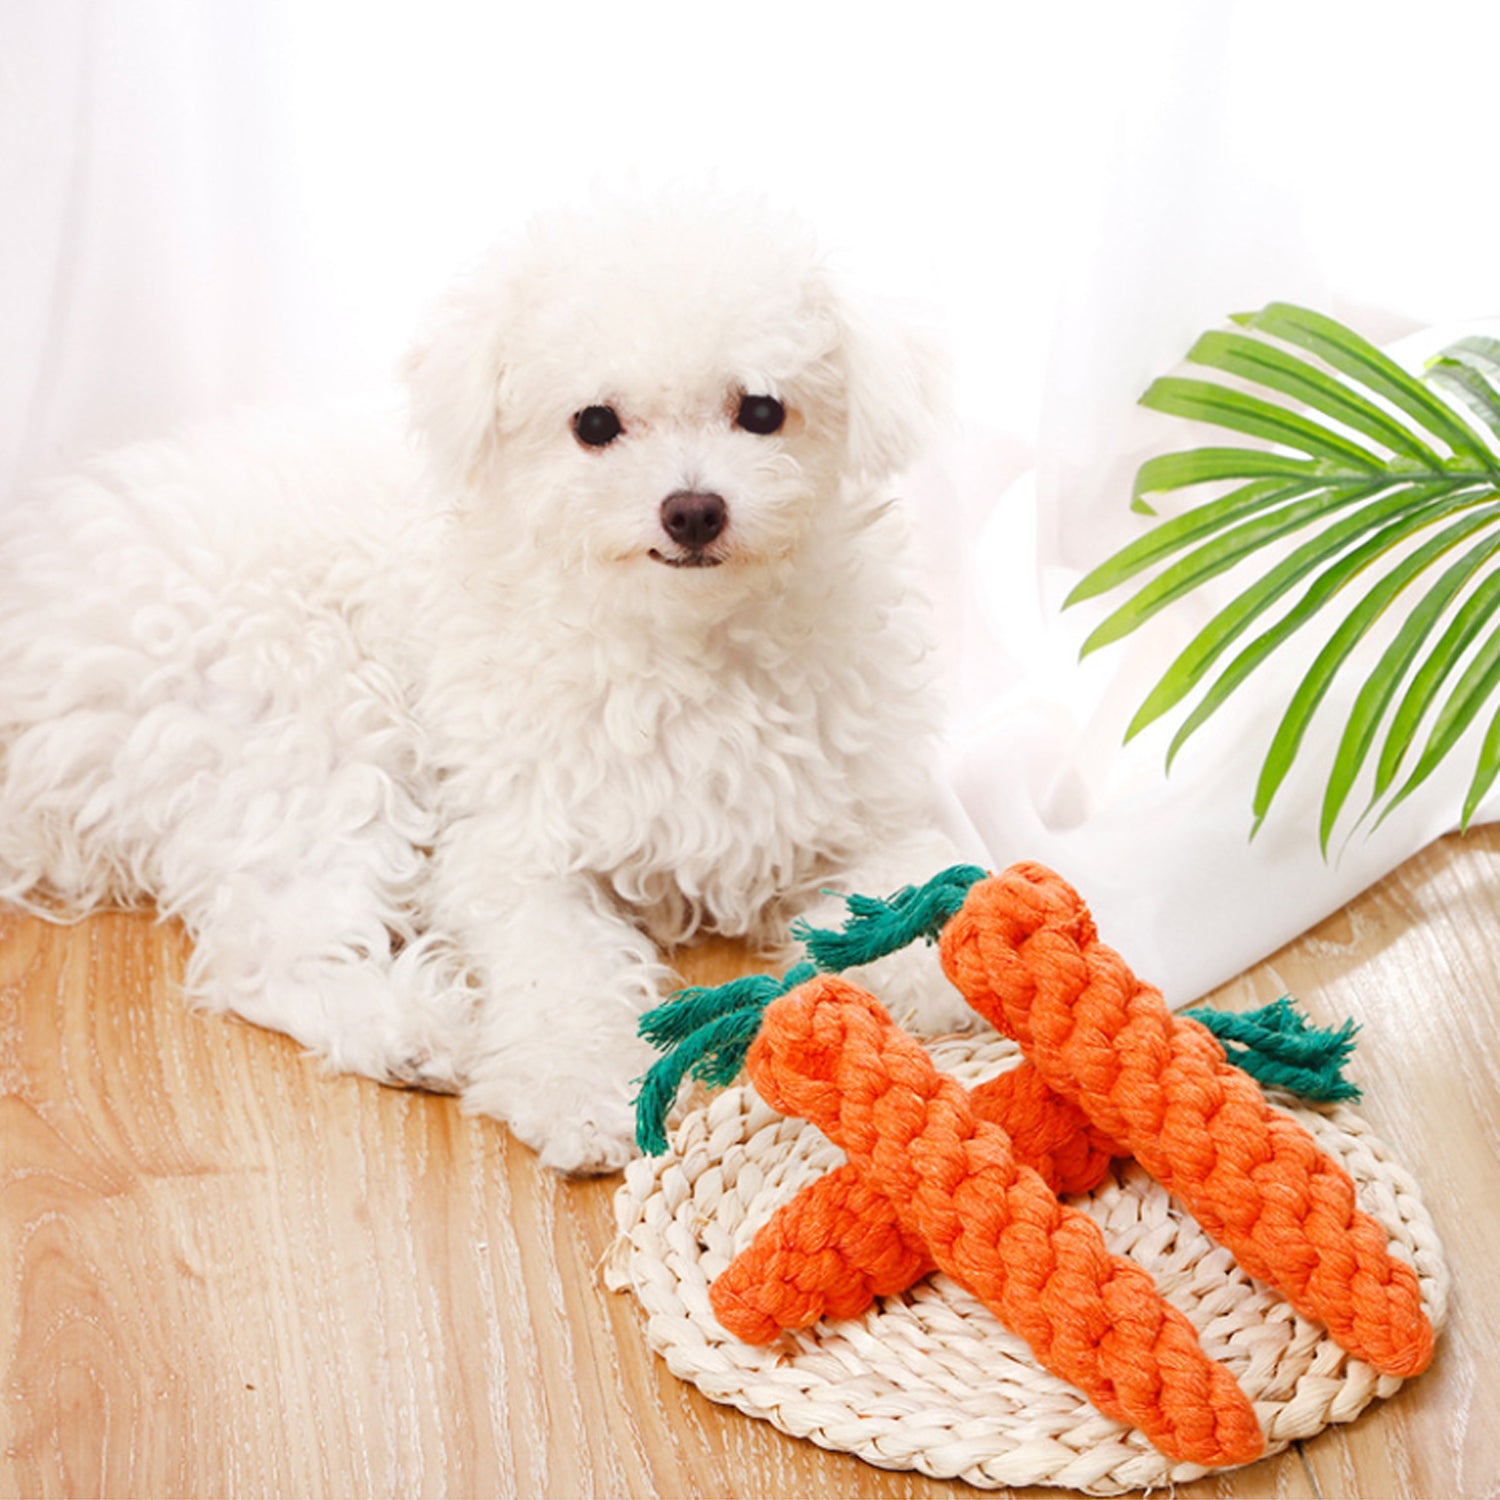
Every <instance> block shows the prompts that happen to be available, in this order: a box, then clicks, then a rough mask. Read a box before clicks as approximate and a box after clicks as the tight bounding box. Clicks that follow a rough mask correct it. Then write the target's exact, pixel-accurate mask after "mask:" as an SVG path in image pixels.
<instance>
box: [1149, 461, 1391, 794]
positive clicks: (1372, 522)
mask: <svg viewBox="0 0 1500 1500" xmlns="http://www.w3.org/2000/svg"><path fill="white" fill-rule="evenodd" d="M1381 488H1383V489H1385V490H1386V491H1387V492H1388V493H1387V494H1386V498H1385V500H1384V502H1383V503H1382V504H1381V505H1380V506H1379V508H1378V509H1377V508H1376V507H1373V506H1372V507H1371V508H1370V509H1369V510H1361V511H1359V512H1357V513H1356V514H1355V515H1352V516H1347V517H1345V518H1344V519H1343V520H1341V521H1331V522H1330V524H1329V525H1328V526H1327V527H1326V528H1325V529H1324V530H1323V531H1321V532H1319V533H1318V535H1317V536H1315V537H1312V538H1310V539H1309V540H1308V541H1306V542H1304V543H1302V545H1301V546H1299V547H1297V548H1296V549H1295V550H1294V551H1292V552H1291V553H1289V554H1288V555H1287V556H1286V557H1284V558H1283V559H1282V560H1281V561H1280V562H1279V563H1277V564H1275V565H1274V566H1273V567H1272V568H1271V569H1270V570H1269V571H1268V572H1267V573H1265V574H1264V575H1263V576H1262V577H1260V578H1258V579H1257V580H1256V581H1255V582H1254V583H1252V584H1251V585H1250V587H1249V588H1247V589H1246V590H1244V592H1243V593H1241V594H1239V595H1238V596H1236V597H1235V598H1234V599H1232V600H1231V601H1230V602H1229V603H1228V604H1226V605H1225V606H1224V607H1223V609H1221V610H1219V611H1218V613H1217V614H1215V615H1214V617H1213V618H1212V619H1211V620H1210V621H1209V622H1208V623H1207V624H1206V625H1205V626H1204V627H1203V629H1202V630H1200V631H1199V632H1198V634H1197V635H1195V636H1194V637H1193V639H1192V640H1191V641H1189V642H1188V644H1187V645H1186V646H1185V647H1184V648H1183V649H1182V651H1181V652H1180V653H1179V654H1178V655H1177V656H1176V657H1175V658H1174V659H1173V661H1172V663H1171V665H1170V666H1168V668H1167V670H1166V671H1165V672H1164V673H1163V674H1162V676H1161V678H1160V679H1159V680H1158V682H1157V683H1156V685H1155V686H1154V687H1153V688H1152V689H1151V692H1150V693H1149V694H1148V695H1147V697H1146V700H1145V702H1144V703H1142V704H1141V706H1140V708H1139V709H1138V710H1137V711H1136V714H1135V717H1134V718H1133V719H1132V720H1131V721H1130V726H1129V728H1127V729H1126V731H1125V738H1126V741H1127V742H1128V741H1130V740H1131V739H1133V738H1134V737H1135V736H1136V735H1137V734H1139V733H1140V731H1141V730H1143V729H1144V728H1145V727H1146V726H1147V725H1148V724H1151V723H1153V722H1154V721H1155V720H1157V719H1159V718H1160V717H1161V716H1162V714H1164V713H1166V712H1167V710H1168V709H1170V708H1172V707H1174V706H1175V705H1176V704H1177V703H1180V702H1181V701H1182V699H1183V698H1185V697H1186V696H1187V695H1188V693H1190V692H1191V691H1192V690H1193V688H1194V687H1196V686H1197V685H1198V684H1199V683H1200V682H1201V681H1202V680H1203V676H1204V674H1205V673H1206V672H1207V670H1208V668H1209V667H1211V666H1212V665H1213V663H1214V662H1215V661H1217V660H1218V659H1219V657H1221V656H1222V655H1223V654H1224V652H1225V651H1227V650H1228V649H1229V647H1230V646H1231V645H1233V644H1234V642H1235V641H1236V640H1237V639H1238V638H1239V637H1240V636H1241V635H1243V634H1244V633H1245V631H1246V630H1247V629H1248V628H1249V627H1250V626H1251V625H1252V624H1254V622H1255V621H1256V620H1257V619H1259V618H1260V617H1261V616H1262V615H1263V614H1265V612H1266V611H1267V610H1268V609H1270V608H1271V606H1272V605H1273V604H1275V603H1276V601H1277V600H1278V599H1280V598H1282V597H1283V595H1285V594H1287V593H1288V592H1289V591H1290V590H1291V589H1293V588H1295V587H1296V586H1297V584H1298V583H1300V582H1301V581H1302V580H1303V579H1304V578H1306V577H1308V576H1309V575H1310V574H1312V573H1314V572H1316V570H1317V569H1318V568H1319V567H1321V566H1323V565H1324V564H1326V563H1328V562H1330V561H1332V560H1333V559H1334V558H1335V557H1337V556H1338V554H1339V553H1340V552H1342V551H1343V550H1344V549H1346V548H1347V547H1350V546H1353V545H1354V544H1355V543H1357V542H1358V541H1359V539H1360V538H1361V537H1362V536H1364V535H1365V534H1366V533H1367V532H1370V531H1374V530H1378V528H1379V527H1380V526H1381V525H1382V524H1383V523H1384V522H1386V521H1388V520H1389V519H1390V518H1391V517H1392V516H1396V515H1400V514H1401V512H1402V511H1403V510H1404V509H1405V508H1406V506H1407V505H1408V504H1410V503H1412V502H1411V499H1410V496H1411V493H1412V492H1411V489H1410V487H1406V486H1397V487H1392V486H1383V487H1381ZM1371 489H1372V487H1370V486H1365V487H1364V488H1363V489H1361V490H1359V491H1353V492H1350V493H1348V494H1345V495H1341V496H1339V497H1337V499H1336V501H1335V502H1334V503H1333V504H1330V505H1325V506H1324V507H1323V508H1322V510H1321V511H1320V512H1319V514H1318V517H1317V519H1323V518H1328V517H1329V516H1330V515H1331V513H1332V512H1333V511H1335V510H1343V509H1347V508H1348V507H1349V506H1351V505H1354V504H1357V503H1358V502H1359V501H1360V500H1362V499H1364V498H1365V497H1366V496H1367V495H1368V494H1370V493H1371ZM1215 706H1216V705H1215ZM1210 711H1212V710H1210ZM1199 722H1201V720H1200V721H1199ZM1174 744H1175V742H1174ZM1175 754H1176V750H1175V749H1174V750H1173V752H1172V755H1175ZM1170 763H1171V756H1169V757H1168V764H1169V765H1170Z"/></svg>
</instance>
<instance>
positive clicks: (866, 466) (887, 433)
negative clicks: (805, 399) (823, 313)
mask: <svg viewBox="0 0 1500 1500" xmlns="http://www.w3.org/2000/svg"><path fill="white" fill-rule="evenodd" d="M834 319H835V322H836V323H837V325H838V328H839V337H838V345H837V349H836V351H835V357H836V358H837V359H838V360H839V362H840V363H841V365H842V367H843V380H844V399H845V410H846V412H847V422H848V446H849V462H850V465H851V467H853V468H854V469H856V470H858V471H859V472H861V473H863V474H865V475H866V476H867V477H869V478H871V479H874V480H877V481H878V480H883V479H888V478H890V476H891V475H893V474H896V473H899V472H900V471H901V470H902V469H904V468H906V466H907V465H908V464H910V463H911V462H912V460H913V459H915V458H916V457H917V455H918V453H919V452H920V451H921V449H922V448H923V447H925V446H926V445H927V444H928V443H929V442H931V441H932V439H933V438H934V437H936V436H937V434H938V432H939V431H940V430H941V428H942V426H943V425H944V423H945V422H946V421H947V420H948V417H949V411H950V404H949V403H950V394H949V393H950V388H951V383H952V377H951V370H950V367H949V363H948V358H947V355H946V354H945V352H944V351H943V349H942V346H941V345H940V344H939V343H938V341H937V339H936V338H935V337H934V336H932V335H931V334H929V333H928V332H926V331H925V330H923V329H920V328H918V327H916V326H915V325H908V324H906V323H904V322H901V321H898V320H897V319H895V318H893V317H888V316H885V315H884V314H883V313H881V314H877V313H876V312H874V311H872V310H869V309H867V308H864V307H861V306H859V305H857V304H851V303H848V302H846V301H844V300H843V299H839V300H838V301H837V303H836V304H835V310H834Z"/></svg>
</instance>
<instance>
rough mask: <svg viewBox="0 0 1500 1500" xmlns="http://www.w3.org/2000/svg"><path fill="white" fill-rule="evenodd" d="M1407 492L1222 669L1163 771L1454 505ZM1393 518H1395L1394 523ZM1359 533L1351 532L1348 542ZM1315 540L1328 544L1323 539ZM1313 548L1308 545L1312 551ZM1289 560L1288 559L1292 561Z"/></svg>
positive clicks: (1172, 748)
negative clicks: (1394, 553) (1370, 570)
mask: <svg viewBox="0 0 1500 1500" xmlns="http://www.w3.org/2000/svg"><path fill="white" fill-rule="evenodd" d="M1413 505H1414V501H1413V498H1412V496H1411V495H1410V493H1409V492H1407V491H1405V490H1403V491H1399V492H1398V493H1397V494H1396V495H1394V496H1391V497H1388V498H1387V499H1386V501H1385V503H1384V505H1383V506H1382V507H1381V509H1380V519H1382V520H1383V521H1384V522H1385V524H1384V525H1382V526H1381V527H1380V529H1378V530H1377V531H1376V532H1375V534H1374V535H1373V536H1369V537H1367V538H1366V539H1365V540H1364V541H1363V542H1361V543H1360V544H1359V545H1358V546H1355V547H1353V548H1352V550H1350V551H1348V552H1346V553H1345V554H1344V555H1343V556H1342V557H1340V558H1338V559H1337V561H1334V562H1331V563H1329V565H1328V566H1327V567H1325V568H1324V570H1323V572H1322V573H1320V574H1318V575H1317V576H1316V577H1315V578H1313V580H1312V582H1311V583H1310V584H1309V585H1308V588H1307V591H1306V592H1305V593H1304V594H1303V596H1302V598H1301V599H1300V600H1298V601H1297V603H1296V604H1295V605H1294V606H1293V607H1292V608H1291V609H1290V610H1289V611H1288V612H1287V613H1286V614H1285V615H1284V616H1282V618H1281V619H1280V620H1278V621H1277V622H1276V623H1275V624H1274V625H1272V626H1271V627H1270V628H1268V629H1267V630H1265V631H1264V632H1263V633H1262V634H1261V635H1259V636H1257V637H1256V638H1255V640H1253V641H1252V642H1251V643H1250V644H1249V645H1248V646H1246V647H1245V649H1244V650H1243V651H1241V652H1240V653H1239V655H1238V656H1236V657H1235V658H1234V660H1233V661H1231V662H1230V663H1229V665H1228V666H1227V667H1225V669H1224V671H1223V672H1222V673H1221V674H1220V675H1219V676H1218V677H1217V678H1216V679H1215V680H1214V682H1213V683H1212V684H1211V685H1210V687H1209V689H1208V691H1207V692H1206V693H1205V694H1204V695H1203V697H1202V699H1200V700H1199V702H1198V704H1197V705H1196V706H1195V707H1194V709H1193V711H1192V712H1191V713H1190V714H1189V715H1188V716H1187V718H1186V719H1185V720H1184V721H1183V723H1182V725H1181V727H1180V728H1179V729H1178V731H1177V733H1176V734H1175V735H1174V736H1173V738H1172V743H1171V744H1170V746H1168V748H1167V767H1168V769H1169V770H1170V769H1171V765H1172V762H1173V761H1174V760H1175V759H1176V758H1177V753H1178V752H1179V751H1180V750H1181V749H1182V747H1183V745H1184V744H1186V742H1187V741H1188V739H1189V738H1190V737H1191V736H1192V735H1193V734H1195V733H1196V732H1197V731H1198V730H1199V729H1200V728H1201V727H1202V726H1203V725H1204V724H1205V723H1206V722H1207V721H1208V719H1209V718H1210V717H1211V716H1212V715H1213V714H1214V713H1215V712H1216V711H1217V710H1218V709H1219V708H1220V707H1222V706H1223V704H1224V703H1225V701H1226V700H1227V699H1228V698H1229V696H1230V694H1231V693H1233V692H1234V690H1235V689H1236V688H1237V687H1239V686H1240V684H1241V683H1242V682H1244V680H1245V679H1246V678H1247V677H1248V676H1250V674H1251V673H1252V672H1253V671H1255V669H1256V668H1257V667H1259V666H1260V665H1261V664H1262V663H1263V662H1264V661H1265V660H1266V658H1267V657H1269V656H1270V655H1271V653H1272V652H1273V651H1275V650H1276V648H1277V647H1279V646H1281V645H1282V644H1284V643H1285V642H1286V641H1287V640H1289V639H1290V638H1291V637H1292V636H1293V635H1294V634H1296V632H1297V631H1298V630H1300V629H1301V628H1302V627H1303V626H1304V625H1306V624H1307V623H1308V621H1309V620H1311V619H1313V618H1314V617H1315V616H1316V615H1317V614H1318V612H1319V611H1320V610H1321V609H1322V608H1323V606H1324V605H1325V604H1326V603H1327V602H1328V601H1329V600H1330V599H1331V598H1333V596H1334V595H1335V594H1337V593H1339V592H1340V590H1342V589H1343V588H1344V587H1345V586H1346V585H1348V584H1349V583H1350V582H1352V581H1353V579H1355V578H1357V577H1358V576H1359V574H1360V573H1362V572H1363V571H1364V570H1365V569H1366V568H1367V567H1369V566H1370V565H1371V563H1373V562H1374V561H1375V560H1376V559H1377V558H1379V557H1381V556H1382V555H1383V554H1384V553H1386V552H1388V551H1389V550H1390V549H1391V548H1392V547H1394V546H1396V545H1397V544H1398V543H1400V542H1401V541H1403V540H1405V539H1406V538H1407V537H1409V536H1411V535H1412V534H1413V533H1415V532H1417V531H1419V530H1421V529H1422V528H1423V527H1424V526H1427V525H1430V524H1431V523H1432V522H1433V521H1434V520H1437V519H1439V518H1441V516H1443V515H1445V514H1447V513H1448V512H1449V511H1450V510H1451V509H1453V506H1452V504H1451V503H1449V502H1447V501H1446V500H1444V499H1438V500H1429V501H1428V503H1426V504H1423V505H1415V508H1411V507H1413ZM1375 509H1376V508H1375V507H1374V506H1372V507H1371V508H1370V511H1369V512H1365V513H1364V514H1362V515H1361V516H1358V517H1351V518H1350V520H1351V522H1352V521H1361V522H1366V529H1368V521H1367V517H1368V516H1369V515H1370V514H1371V513H1372V512H1374V511H1375ZM1393 518H1394V519H1393ZM1360 534H1361V533H1359V532H1352V533H1351V535H1350V538H1349V539H1350V540H1353V539H1354V538H1355V537H1357V536H1359V535H1360ZM1318 540H1326V534H1325V537H1324V538H1320V539H1318ZM1312 548H1313V544H1311V543H1310V544H1309V550H1310V551H1311V550H1312ZM1329 556H1330V554H1329V552H1328V551H1327V550H1325V551H1323V552H1322V553H1321V554H1319V555H1318V556H1317V557H1316V558H1315V559H1314V560H1312V561H1311V562H1310V563H1307V564H1306V565H1304V566H1303V568H1302V572H1303V574H1304V575H1305V574H1306V573H1307V572H1309V571H1310V570H1311V569H1312V568H1314V567H1316V566H1318V564H1319V563H1325V562H1328V560H1329ZM1290 561H1291V559H1290V558H1289V559H1288V562H1290Z"/></svg>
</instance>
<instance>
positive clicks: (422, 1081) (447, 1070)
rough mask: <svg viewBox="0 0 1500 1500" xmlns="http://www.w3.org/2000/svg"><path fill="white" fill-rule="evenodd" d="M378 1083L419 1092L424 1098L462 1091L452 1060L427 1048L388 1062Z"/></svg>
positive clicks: (461, 1080)
mask: <svg viewBox="0 0 1500 1500" xmlns="http://www.w3.org/2000/svg"><path fill="white" fill-rule="evenodd" d="M380 1081H381V1082H382V1083H383V1084H385V1085H386V1086H387V1087H388V1088H393V1089H420V1090H422V1091H423V1092H424V1093H428V1094H457V1093H461V1092H462V1091H463V1079H462V1077H461V1076H460V1074H459V1071H458V1067H457V1065H456V1063H455V1062H454V1060H453V1058H452V1057H451V1056H448V1055H446V1054H442V1053H439V1052H438V1051H436V1050H435V1049H434V1048H431V1047H419V1048H416V1049H415V1050H413V1051H411V1052H407V1053H405V1054H403V1055H402V1056H400V1057H393V1058H391V1059H390V1060H389V1061H388V1062H387V1063H386V1065H385V1076H384V1077H383V1078H382V1079H381V1080H380Z"/></svg>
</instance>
